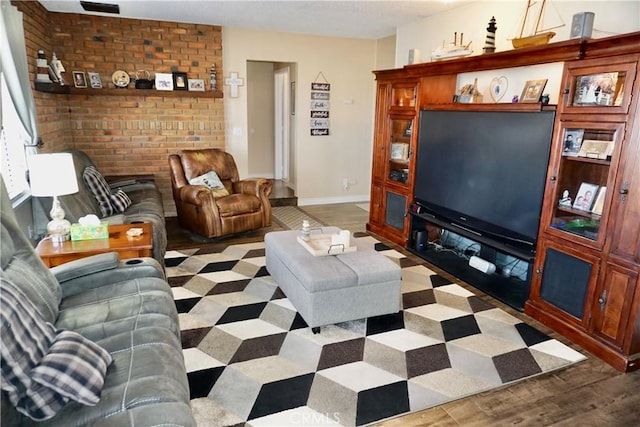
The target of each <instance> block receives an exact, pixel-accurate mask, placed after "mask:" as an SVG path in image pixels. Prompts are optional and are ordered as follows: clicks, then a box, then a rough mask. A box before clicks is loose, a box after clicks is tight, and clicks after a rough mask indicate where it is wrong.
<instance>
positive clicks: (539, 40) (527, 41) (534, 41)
mask: <svg viewBox="0 0 640 427" xmlns="http://www.w3.org/2000/svg"><path fill="white" fill-rule="evenodd" d="M555 35H556V33H554V32H553V31H545V32H544V33H537V34H534V35H532V36H527V37H518V38H516V39H511V44H512V45H513V47H514V48H516V49H518V48H521V47H527V46H540V45H543V44H548V43H549V40H551V39H552V38H553V36H555Z"/></svg>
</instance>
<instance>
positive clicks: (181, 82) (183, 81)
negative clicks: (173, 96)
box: [173, 73, 189, 90]
mask: <svg viewBox="0 0 640 427" xmlns="http://www.w3.org/2000/svg"><path fill="white" fill-rule="evenodd" d="M188 88H189V86H188V82H187V73H173V90H187V89H188Z"/></svg>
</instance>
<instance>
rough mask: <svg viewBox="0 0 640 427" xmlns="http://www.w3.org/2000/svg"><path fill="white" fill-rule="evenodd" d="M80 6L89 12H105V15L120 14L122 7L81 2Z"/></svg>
mask: <svg viewBox="0 0 640 427" xmlns="http://www.w3.org/2000/svg"><path fill="white" fill-rule="evenodd" d="M80 5H81V6H82V8H83V9H84V10H86V11H87V12H103V13H115V14H117V15H119V14H120V6H119V5H117V4H109V3H94V2H91V1H81V2H80Z"/></svg>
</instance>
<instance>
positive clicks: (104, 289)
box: [0, 180, 196, 427]
mask: <svg viewBox="0 0 640 427" xmlns="http://www.w3.org/2000/svg"><path fill="white" fill-rule="evenodd" d="M0 187H1V188H0V191H1V193H2V194H1V197H2V199H1V204H0V214H1V215H0V219H1V221H0V222H1V226H2V227H1V235H0V245H1V252H0V255H1V265H0V267H1V268H0V282H1V283H2V290H1V291H0V297H2V301H3V304H2V307H1V310H0V313H1V314H2V318H3V321H2V324H1V325H0V326H1V327H2V331H1V332H2V333H1V334H0V338H1V339H2V412H1V414H0V419H1V420H2V425H3V426H5V425H6V426H32V425H39V426H64V427H68V426H114V427H116V426H117V427H123V426H137V427H140V426H195V425H196V423H195V420H194V418H193V414H192V412H191V408H190V406H189V402H190V400H189V399H190V396H189V386H188V382H187V375H186V371H185V366H184V359H183V354H182V349H181V342H180V329H179V325H178V315H177V310H176V307H175V303H174V300H173V297H172V293H171V289H170V287H169V285H168V284H167V282H166V281H165V279H164V272H163V269H162V268H161V266H160V265H159V264H158V263H157V262H156V261H155V260H154V259H152V258H140V259H129V260H126V261H120V260H118V256H117V254H115V253H106V254H101V255H96V256H94V257H88V258H84V259H81V260H77V261H73V262H70V263H67V264H63V265H60V266H58V267H54V268H52V269H47V268H46V267H45V266H44V264H43V263H42V261H41V260H40V259H39V258H38V256H37V255H36V253H35V251H34V249H33V246H32V245H31V243H30V242H29V240H28V239H27V237H26V236H25V235H24V234H23V233H22V231H21V230H20V229H19V227H18V225H17V223H16V219H15V215H14V212H13V209H12V207H11V201H10V200H9V198H8V196H7V193H6V189H5V186H4V182H3V181H1V180H0ZM16 289H17V290H18V291H16ZM9 293H12V295H20V296H21V297H20V299H19V302H20V304H11V305H9V304H7V303H6V301H7V298H8V294H9ZM18 306H24V307H31V308H30V310H31V313H33V316H31V317H30V319H31V318H38V319H41V320H39V323H38V324H40V325H45V326H46V327H48V328H50V329H51V330H52V331H54V330H55V331H56V334H57V335H56V339H58V338H57V337H59V336H61V335H63V334H66V335H73V336H74V337H75V339H79V340H84V341H87V340H86V339H88V340H90V341H89V342H88V344H90V345H93V346H95V344H98V346H100V347H102V349H100V350H101V352H102V353H103V354H104V355H105V356H104V357H105V358H108V359H112V360H109V361H105V362H104V363H102V362H100V361H99V360H97V358H89V359H88V360H90V361H95V362H96V363H91V362H89V363H88V364H87V365H89V366H90V367H91V368H95V366H100V365H103V366H105V365H106V373H105V372H104V369H103V372H102V374H101V375H103V376H104V377H103V378H104V380H103V381H104V383H103V384H100V388H98V389H97V392H96V393H97V398H96V399H99V400H98V401H97V404H95V402H90V403H94V404H95V405H94V406H89V405H88V404H86V403H79V402H77V401H75V400H76V399H77V398H76V399H74V398H70V397H69V396H68V395H65V396H64V398H66V399H67V400H68V402H63V403H62V407H61V409H60V408H58V409H57V410H56V411H57V412H56V411H52V412H53V413H54V414H55V415H53V417H50V418H48V419H46V420H44V421H34V420H33V419H32V418H30V417H28V416H26V415H23V413H22V412H19V411H18V410H17V409H16V408H15V406H14V404H13V403H14V402H20V401H21V400H19V399H18V398H17V397H16V396H18V397H20V396H23V397H20V399H25V398H24V396H25V395H26V392H25V390H27V391H28V392H29V393H31V392H33V390H34V387H36V388H37V387H40V388H39V389H37V390H39V391H40V392H42V390H43V388H42V385H41V383H40V382H38V379H37V378H40V377H36V376H35V375H36V374H35V373H36V372H40V373H41V372H42V370H41V368H42V365H45V363H44V361H45V358H46V357H48V356H51V354H52V353H55V352H54V351H53V350H52V349H53V348H54V345H55V343H56V342H57V341H53V340H50V341H48V342H44V343H43V344H42V345H41V350H30V351H29V352H27V351H26V350H25V347H26V346H25V345H23V343H24V342H26V341H27V340H24V339H23V336H24V335H25V334H26V335H34V332H32V331H33V328H28V327H26V326H25V325H26V324H27V320H25V319H24V317H17V316H14V317H13V320H14V322H13V323H11V322H9V321H7V318H9V316H11V315H12V313H15V312H16V311H17V308H16V307H18ZM23 312H24V311H23ZM23 314H24V313H23ZM18 329H20V330H21V331H22V332H21V334H22V335H21V334H19V333H18V331H17V330H18ZM61 331H64V332H61ZM68 331H73V332H76V333H78V334H80V335H78V334H75V333H73V334H72V333H69V332H68ZM11 337H14V338H11ZM16 337H17V338H16ZM83 337H84V338H83ZM18 338H19V339H18ZM85 338H86V339H85ZM16 343H19V345H18V344H16ZM93 343H95V344H93ZM20 346H22V347H20ZM16 348H18V349H17V350H16ZM98 348H99V347H98ZM12 349H13V351H12ZM105 350H106V352H105ZM39 352H40V353H42V354H43V355H40V356H39V358H38V357H36V356H37V355H38V354H40V353H39ZM27 354H33V355H36V356H31V357H33V359H34V360H33V361H31V362H30V363H31V365H28V368H23V367H20V369H17V368H15V363H14V364H12V363H13V362H15V361H16V360H17V361H21V363H26V362H25V360H24V359H25V358H26V357H29V356H25V355H27ZM14 356H16V357H14ZM54 356H55V355H54ZM74 360H75V359H74ZM101 360H102V359H101ZM98 362H100V363H98ZM109 362H110V363H109ZM75 365H79V364H78V363H73V362H69V363H68V364H67V366H66V367H65V366H64V365H63V367H62V368H60V369H64V368H67V369H69V368H70V367H71V368H77V366H75ZM94 365H95V366H94ZM49 366H50V365H49ZM37 369H40V370H39V371H38V370H37ZM96 369H97V368H96ZM20 374H21V375H22V377H21V378H22V379H23V382H22V383H19V382H18V384H20V386H16V385H15V383H16V377H19V376H20ZM100 380H101V381H102V378H100ZM16 390H17V392H16ZM51 390H56V393H58V394H55V393H54V395H55V396H56V399H58V398H59V392H58V391H57V389H54V388H53V386H51V385H49V384H47V385H46V386H45V389H44V391H45V392H49V393H51ZM74 390H75V389H74ZM29 401H30V402H31V401H34V399H31V400H29ZM56 401H58V400H56ZM16 405H17V406H20V404H19V403H16ZM21 408H24V407H23V406H21ZM23 411H24V409H23ZM50 415H51V414H49V415H47V416H50Z"/></svg>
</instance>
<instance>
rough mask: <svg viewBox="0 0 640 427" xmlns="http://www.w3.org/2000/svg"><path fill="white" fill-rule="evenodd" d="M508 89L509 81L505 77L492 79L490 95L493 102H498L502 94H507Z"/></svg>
mask: <svg viewBox="0 0 640 427" xmlns="http://www.w3.org/2000/svg"><path fill="white" fill-rule="evenodd" d="M508 87H509V81H508V80H507V78H506V77H505V76H500V77H494V78H493V79H491V85H490V92H491V93H490V94H491V99H493V102H500V100H501V99H502V97H503V96H504V94H505V93H507V88H508Z"/></svg>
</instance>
